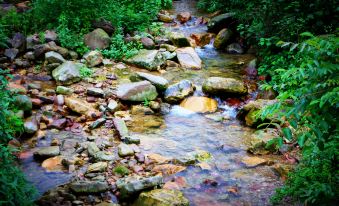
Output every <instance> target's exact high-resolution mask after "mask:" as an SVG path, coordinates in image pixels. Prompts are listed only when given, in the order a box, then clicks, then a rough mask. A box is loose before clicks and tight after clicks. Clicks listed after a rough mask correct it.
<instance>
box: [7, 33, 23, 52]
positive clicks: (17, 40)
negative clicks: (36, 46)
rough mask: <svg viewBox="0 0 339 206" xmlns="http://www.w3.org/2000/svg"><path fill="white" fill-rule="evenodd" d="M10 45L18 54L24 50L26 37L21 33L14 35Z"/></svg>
mask: <svg viewBox="0 0 339 206" xmlns="http://www.w3.org/2000/svg"><path fill="white" fill-rule="evenodd" d="M10 43H11V45H12V47H13V48H15V49H18V50H19V51H20V52H23V51H25V49H26V37H25V36H24V35H23V34H21V33H15V34H14V35H13V38H12V39H11V40H10Z"/></svg>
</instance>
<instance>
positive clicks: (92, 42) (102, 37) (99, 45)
mask: <svg viewBox="0 0 339 206" xmlns="http://www.w3.org/2000/svg"><path fill="white" fill-rule="evenodd" d="M84 42H85V44H86V45H87V46H88V47H89V48H91V49H92V50H95V49H106V48H108V47H109V44H110V43H111V38H110V37H109V36H108V34H107V33H106V32H105V31H104V30H103V29H95V30H94V31H92V32H90V33H88V34H86V35H85V37H84Z"/></svg>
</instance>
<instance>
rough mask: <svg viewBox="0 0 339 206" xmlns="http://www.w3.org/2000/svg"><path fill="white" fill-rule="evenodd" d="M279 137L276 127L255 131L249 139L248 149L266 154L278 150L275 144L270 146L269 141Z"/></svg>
mask: <svg viewBox="0 0 339 206" xmlns="http://www.w3.org/2000/svg"><path fill="white" fill-rule="evenodd" d="M277 137H279V134H278V133H277V131H276V129H274V128H266V129H263V130H258V131H256V132H255V133H253V134H252V135H251V136H250V137H249V139H248V141H247V146H248V147H247V151H249V152H250V153H252V154H255V155H266V154H269V153H271V152H275V151H276V147H275V145H274V144H272V145H270V146H269V147H268V143H269V142H270V141H272V140H273V139H274V138H277Z"/></svg>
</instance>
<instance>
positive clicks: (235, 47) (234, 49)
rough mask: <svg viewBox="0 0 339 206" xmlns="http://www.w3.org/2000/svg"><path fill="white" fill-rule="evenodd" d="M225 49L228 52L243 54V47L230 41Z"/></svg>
mask: <svg viewBox="0 0 339 206" xmlns="http://www.w3.org/2000/svg"><path fill="white" fill-rule="evenodd" d="M226 51H227V52H228V53H230V54H243V53H245V51H244V49H243V48H242V47H241V46H240V44H238V43H232V44H230V45H228V46H227V47H226Z"/></svg>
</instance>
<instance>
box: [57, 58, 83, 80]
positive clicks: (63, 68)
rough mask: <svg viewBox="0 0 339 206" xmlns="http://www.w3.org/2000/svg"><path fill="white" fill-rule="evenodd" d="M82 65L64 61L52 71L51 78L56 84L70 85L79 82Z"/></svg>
mask: <svg viewBox="0 0 339 206" xmlns="http://www.w3.org/2000/svg"><path fill="white" fill-rule="evenodd" d="M81 67H83V65H82V64H79V63H75V62H72V61H66V62H64V63H63V64H61V65H60V66H58V67H57V68H56V69H54V70H53V71H52V76H53V78H54V79H55V81H56V82H57V83H58V84H63V85H71V84H73V83H76V82H79V81H80V80H81V75H80V69H81Z"/></svg>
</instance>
